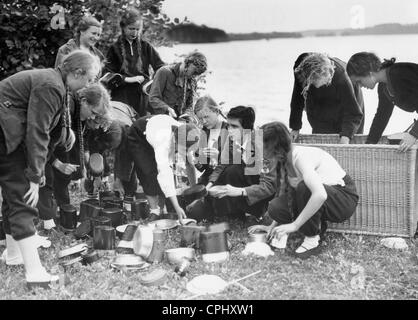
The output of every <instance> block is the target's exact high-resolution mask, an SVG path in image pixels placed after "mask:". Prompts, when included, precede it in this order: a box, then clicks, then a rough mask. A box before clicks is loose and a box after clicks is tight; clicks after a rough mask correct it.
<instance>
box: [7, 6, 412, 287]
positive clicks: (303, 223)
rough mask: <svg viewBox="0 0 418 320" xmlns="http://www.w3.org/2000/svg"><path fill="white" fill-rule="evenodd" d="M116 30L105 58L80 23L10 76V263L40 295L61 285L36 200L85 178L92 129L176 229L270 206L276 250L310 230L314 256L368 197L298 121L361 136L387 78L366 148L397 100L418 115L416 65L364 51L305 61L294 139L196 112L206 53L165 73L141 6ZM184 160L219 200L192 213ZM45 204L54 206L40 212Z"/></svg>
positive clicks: (344, 136) (95, 36) (251, 115)
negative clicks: (184, 187)
mask: <svg viewBox="0 0 418 320" xmlns="http://www.w3.org/2000/svg"><path fill="white" fill-rule="evenodd" d="M120 26H121V29H122V35H121V36H120V37H119V38H118V40H117V41H116V42H115V44H114V45H113V46H112V47H111V48H110V49H109V51H108V54H107V58H104V55H103V54H101V53H100V51H98V50H97V48H96V47H95V45H96V42H97V41H98V40H99V38H100V33H101V24H100V23H98V22H97V20H95V19H94V18H91V17H90V18H84V19H83V20H82V21H81V23H80V25H79V28H78V31H77V36H76V38H75V39H72V40H70V41H69V42H68V43H67V44H65V45H64V46H63V47H61V48H60V49H59V50H58V54H57V61H56V67H55V68H54V69H43V70H29V71H22V72H19V73H17V74H15V75H12V76H10V77H8V78H6V79H5V80H2V81H1V82H0V186H1V189H2V196H3V204H2V216H3V226H4V230H5V233H6V248H7V249H6V250H7V251H5V252H4V253H3V256H4V258H5V261H6V263H7V264H8V265H17V264H24V266H25V277H26V282H27V284H28V285H29V286H30V287H33V286H48V285H49V284H50V283H51V282H54V281H57V277H56V276H55V275H51V274H50V273H48V272H47V271H46V269H45V268H44V267H43V266H42V263H41V261H40V258H39V255H38V251H37V247H38V241H37V240H36V234H35V233H36V230H35V226H34V219H35V218H36V217H37V214H38V212H37V210H36V206H37V205H38V197H39V194H42V192H41V193H40V192H39V191H40V187H41V186H42V187H43V188H42V189H44V191H45V193H46V196H44V197H43V196H41V197H42V198H43V199H44V200H43V201H41V204H43V205H44V206H45V207H51V205H50V204H48V201H49V200H48V199H50V198H51V197H52V196H51V190H53V192H54V193H55V198H60V196H59V195H58V194H57V191H56V190H57V183H56V181H57V180H59V179H60V178H59V174H60V173H61V174H64V175H65V176H67V177H66V182H65V183H64V184H66V185H68V181H69V180H71V178H68V176H69V175H70V174H74V173H75V172H76V171H77V170H78V166H80V167H81V174H80V175H81V176H83V171H84V170H83V166H84V163H85V160H86V159H85V158H84V149H83V148H84V142H83V128H84V126H85V125H87V126H90V128H91V129H93V130H98V131H100V130H101V131H100V134H99V135H98V136H96V137H99V141H101V142H103V144H104V149H113V150H116V151H117V152H118V153H117V158H118V161H117V162H118V163H117V165H116V171H118V176H117V178H119V180H122V181H123V182H125V185H124V186H125V187H126V183H128V182H132V181H134V182H135V181H136V177H135V175H136V176H137V178H138V179H139V181H140V183H141V185H142V187H143V189H144V192H145V194H146V196H147V198H148V201H149V204H150V208H151V219H158V218H159V216H160V214H161V208H160V206H159V199H158V197H159V196H160V195H163V196H164V197H165V198H168V199H170V201H171V203H172V205H173V208H174V210H175V211H176V213H177V215H178V217H179V220H180V221H181V220H182V219H183V218H185V217H186V215H189V216H190V217H196V218H197V219H203V218H208V216H207V215H208V213H211V212H213V214H220V213H222V214H227V215H229V216H234V217H245V214H246V213H250V214H252V215H254V216H255V217H256V218H258V219H259V218H261V217H262V216H263V214H264V213H265V212H267V213H268V215H269V216H270V217H271V218H272V219H273V220H274V222H273V223H272V224H271V225H270V226H265V227H264V228H265V229H266V230H267V231H268V232H269V234H270V235H271V236H272V237H275V238H276V239H278V242H279V243H278V244H277V245H278V246H279V247H285V245H286V239H287V235H288V234H290V233H292V232H296V231H300V232H301V233H302V234H304V236H305V238H304V241H303V243H302V244H301V245H300V247H298V248H297V249H296V251H295V253H294V254H295V255H296V256H298V257H300V258H307V257H309V256H311V255H312V254H316V253H318V252H319V248H320V246H319V240H320V236H319V235H320V234H321V233H323V232H324V231H325V227H324V226H325V225H326V221H331V222H342V221H344V220H346V219H348V218H349V217H350V216H351V215H352V214H353V213H354V211H355V209H356V206H357V203H358V194H357V191H356V187H355V183H354V181H353V180H352V179H351V178H350V176H349V175H348V174H347V173H346V172H345V170H344V169H343V168H342V167H341V166H340V165H339V163H338V162H337V161H336V160H335V159H334V158H333V157H332V156H331V155H330V154H328V153H327V152H325V151H323V150H321V149H318V148H313V147H307V146H301V145H294V144H293V141H294V140H295V139H296V138H297V136H298V133H299V130H300V128H301V126H302V123H301V116H302V111H303V110H304V109H305V110H306V112H307V114H308V120H309V122H310V124H311V126H312V128H313V132H314V133H339V134H340V136H341V143H349V141H350V139H351V138H352V137H353V135H354V134H355V133H358V132H362V130H363V127H362V126H363V125H362V123H363V121H364V117H363V114H364V106H363V100H362V94H361V87H366V88H370V89H372V88H374V87H375V85H376V84H379V87H378V93H379V106H378V110H377V113H376V116H375V119H374V120H373V124H372V127H371V130H370V134H369V137H368V142H369V143H376V142H377V141H378V140H379V138H380V136H381V135H382V133H383V130H384V129H385V127H386V125H387V123H388V121H389V118H390V115H391V113H392V110H393V106H394V105H398V106H399V107H400V108H402V109H404V110H406V111H410V112H412V111H417V108H418V104H417V103H416V101H418V99H417V98H418V97H417V95H418V89H417V88H418V65H416V64H413V63H395V61H394V60H393V59H392V60H390V61H385V62H383V63H382V62H381V61H380V59H379V58H378V57H377V56H376V55H374V54H372V53H367V52H362V53H358V54H355V55H353V56H352V57H351V58H350V60H349V61H348V63H347V64H345V63H344V62H342V61H341V60H339V59H337V58H330V57H328V56H327V55H324V54H318V53H305V54H302V55H301V56H299V58H298V59H297V61H296V63H295V66H294V73H295V85H294V91H293V95H292V101H291V116H290V128H291V131H289V129H288V128H287V127H286V126H285V125H284V124H283V123H281V122H271V123H267V124H264V125H263V126H261V128H259V129H256V128H255V127H254V123H255V112H254V110H253V109H252V108H251V107H246V106H237V107H234V108H232V109H230V110H229V112H228V113H227V115H226V117H225V116H223V114H222V112H221V110H220V107H219V106H218V105H217V103H216V102H215V101H214V100H213V99H212V98H211V97H210V96H203V97H201V98H199V99H198V100H197V102H196V103H195V104H194V105H193V90H195V85H196V82H195V76H197V75H199V74H201V73H202V72H204V71H205V70H206V68H207V65H206V58H205V57H204V56H203V55H202V54H200V53H193V54H191V55H189V56H187V57H186V58H185V59H184V61H183V62H181V63H179V64H177V65H174V66H163V65H164V63H163V61H162V60H161V59H160V57H159V55H158V53H157V52H156V51H155V49H154V48H153V47H152V46H151V45H150V44H149V43H148V42H146V41H144V40H142V39H141V37H140V34H141V29H142V19H141V17H140V14H139V13H138V12H137V11H135V10H127V11H126V12H125V13H124V15H123V16H122V19H121V23H120ZM150 67H152V69H153V70H154V71H156V74H155V77H154V79H155V80H154V82H153V83H152V86H151V91H150V99H149V100H150V101H147V100H148V99H147V97H146V95H145V94H144V92H143V90H142V88H141V85H142V84H143V83H144V81H148V80H149V79H150ZM103 68H105V70H106V71H109V72H112V73H118V74H120V75H121V77H122V83H120V84H118V86H116V87H114V88H112V90H111V96H112V98H113V99H114V100H117V101H120V102H123V103H126V104H128V105H129V106H131V107H132V108H134V109H135V111H136V112H137V114H138V119H133V121H132V122H131V123H125V124H120V123H119V122H118V121H116V120H113V121H112V119H110V117H109V111H110V105H111V101H110V97H109V95H108V93H107V90H106V89H104V87H103V86H102V85H100V84H98V83H97V80H98V79H99V78H100V76H101V74H102V71H103ZM189 90H191V91H192V93H191V94H189ZM147 111H154V112H152V113H156V115H149V114H147ZM184 113H188V114H189V115H190V116H193V117H196V118H197V119H198V120H199V122H200V125H201V126H202V127H203V128H202V130H199V129H198V126H196V125H195V124H193V123H192V122H190V120H191V119H192V118H193V117H190V118H183V120H182V118H181V116H182V115H184ZM184 119H186V120H189V122H188V121H184ZM73 129H74V130H73ZM74 131H75V132H76V134H75V133H74ZM260 132H261V133H262V135H259V134H258V133H260ZM260 137H261V140H259V139H260ZM417 137H418V124H415V125H414V126H412V128H411V129H410V130H409V132H407V133H405V136H404V139H403V140H402V141H401V143H400V149H401V151H406V150H407V149H409V148H410V147H411V146H412V145H413V144H414V143H415V142H416V138H417ZM76 141H77V144H78V146H77V147H75V148H73V146H74V143H75V142H76ZM196 146H197V147H196ZM57 148H61V151H62V154H63V156H62V157H64V156H65V157H67V156H68V151H70V150H71V149H73V150H77V151H78V152H77V154H76V156H75V157H76V158H78V159H77V160H79V162H78V164H74V163H71V161H69V160H68V158H67V160H64V159H63V158H62V157H61V156H60V155H59V153H58V152H57ZM181 159H185V160H184V161H185V164H186V167H187V168H186V169H187V173H188V177H189V179H190V183H191V184H192V185H193V184H195V183H196V180H195V168H196V169H198V170H199V171H201V172H202V174H201V176H200V178H199V180H198V181H197V183H199V184H202V185H204V186H205V188H206V189H207V190H208V192H209V196H208V197H207V199H205V200H204V201H203V202H194V203H192V204H191V205H190V206H188V208H187V210H186V211H185V210H184V208H183V207H182V206H180V204H179V202H178V199H177V193H176V188H175V184H174V179H173V167H174V166H175V165H176V164H178V163H180V162H181V161H180V160H181ZM196 159H199V161H197V160H196ZM236 159H238V161H236ZM124 162H125V163H126V165H125V164H124ZM48 176H49V178H48ZM45 177H47V178H46V179H45ZM72 178H74V177H72ZM45 180H46V181H45ZM54 184H55V187H54ZM58 185H59V184H58ZM48 188H49V189H48ZM58 189H59V187H58ZM122 189H123V186H122ZM133 189H135V188H133ZM48 190H49V191H48ZM48 192H49V193H48ZM45 199H46V200H45ZM65 202H69V197H68V191H67V194H64V195H63V196H62V197H61V204H62V203H65ZM200 205H203V207H204V208H205V209H204V211H202V210H199V206H200ZM38 209H39V211H40V212H41V211H45V210H43V209H42V206H39V205H38ZM49 220H52V219H49ZM255 228H256V227H254V228H253V229H254V230H255ZM258 228H259V227H258Z"/></svg>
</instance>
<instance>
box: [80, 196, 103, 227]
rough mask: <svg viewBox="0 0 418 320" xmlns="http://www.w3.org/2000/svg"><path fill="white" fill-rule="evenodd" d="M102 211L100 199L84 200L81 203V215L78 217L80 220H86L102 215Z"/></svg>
mask: <svg viewBox="0 0 418 320" xmlns="http://www.w3.org/2000/svg"><path fill="white" fill-rule="evenodd" d="M101 211H102V207H100V206H99V201H98V200H97V199H89V200H85V201H82V202H81V203H80V215H79V217H78V221H79V222H83V221H84V220H89V219H91V218H94V217H97V216H99V215H100V212H101Z"/></svg>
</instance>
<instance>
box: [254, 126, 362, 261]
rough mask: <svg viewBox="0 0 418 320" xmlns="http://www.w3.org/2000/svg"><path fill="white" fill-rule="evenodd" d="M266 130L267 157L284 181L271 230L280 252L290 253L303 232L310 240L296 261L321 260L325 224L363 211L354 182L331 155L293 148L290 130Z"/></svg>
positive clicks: (270, 209) (273, 206)
mask: <svg viewBox="0 0 418 320" xmlns="http://www.w3.org/2000/svg"><path fill="white" fill-rule="evenodd" d="M262 130H263V141H264V154H265V157H266V158H269V159H272V158H274V159H276V160H275V161H276V163H277V168H278V175H277V176H278V177H281V179H280V180H281V183H280V186H281V187H280V191H279V194H278V196H277V197H275V198H274V199H273V200H272V201H271V202H270V204H269V207H268V214H269V215H270V217H271V218H272V219H273V220H274V222H273V223H272V224H271V225H270V226H268V227H266V228H265V229H266V231H267V232H269V234H270V235H271V236H272V237H275V238H276V240H278V244H277V245H276V247H279V248H285V246H286V242H287V236H288V234H289V233H292V232H296V231H300V232H301V233H302V234H303V235H304V236H305V238H304V241H303V243H302V244H301V245H300V247H298V248H297V249H296V251H295V255H296V256H297V257H299V258H302V259H304V258H308V257H309V256H311V255H313V254H318V253H319V252H320V247H319V240H320V236H319V235H320V233H322V232H324V231H325V230H321V221H324V222H326V221H330V222H337V223H338V222H343V221H345V220H347V219H349V218H350V217H351V216H352V215H353V213H354V211H355V209H356V207H357V204H358V199H359V197H358V194H357V190H356V186H355V184H354V181H353V180H352V179H351V178H350V176H349V175H348V174H347V173H346V172H345V171H344V169H343V168H341V166H340V165H339V163H338V162H337V161H336V160H335V159H334V158H333V157H332V156H331V155H330V154H329V153H327V152H326V151H324V150H322V149H319V148H314V147H307V146H300V145H293V144H292V142H291V138H290V134H289V131H288V129H287V127H286V126H285V125H284V124H282V123H280V122H271V123H268V124H265V125H263V126H262ZM278 179H279V178H278ZM256 228H257V227H254V228H252V230H251V232H253V231H254V230H255V229H256Z"/></svg>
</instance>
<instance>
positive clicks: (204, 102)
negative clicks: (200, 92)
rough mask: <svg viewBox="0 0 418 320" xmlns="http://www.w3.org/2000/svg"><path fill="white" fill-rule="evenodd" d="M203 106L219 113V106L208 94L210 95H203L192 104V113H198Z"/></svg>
mask: <svg viewBox="0 0 418 320" xmlns="http://www.w3.org/2000/svg"><path fill="white" fill-rule="evenodd" d="M203 108H208V109H209V110H211V111H213V112H216V113H220V112H221V109H220V108H219V106H218V104H217V103H216V101H215V100H214V99H213V98H212V97H211V96H210V95H208V94H207V95H204V96H202V97H200V98H199V99H197V101H196V103H195V105H194V113H195V114H196V113H198V112H199V111H201V110H202V109H203Z"/></svg>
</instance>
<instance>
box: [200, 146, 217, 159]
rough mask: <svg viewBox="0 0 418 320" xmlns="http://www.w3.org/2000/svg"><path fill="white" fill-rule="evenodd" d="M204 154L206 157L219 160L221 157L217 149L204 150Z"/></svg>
mask: <svg viewBox="0 0 418 320" xmlns="http://www.w3.org/2000/svg"><path fill="white" fill-rule="evenodd" d="M202 153H203V155H204V156H206V157H209V158H214V159H218V156H219V150H218V149H216V148H203V150H202Z"/></svg>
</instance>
